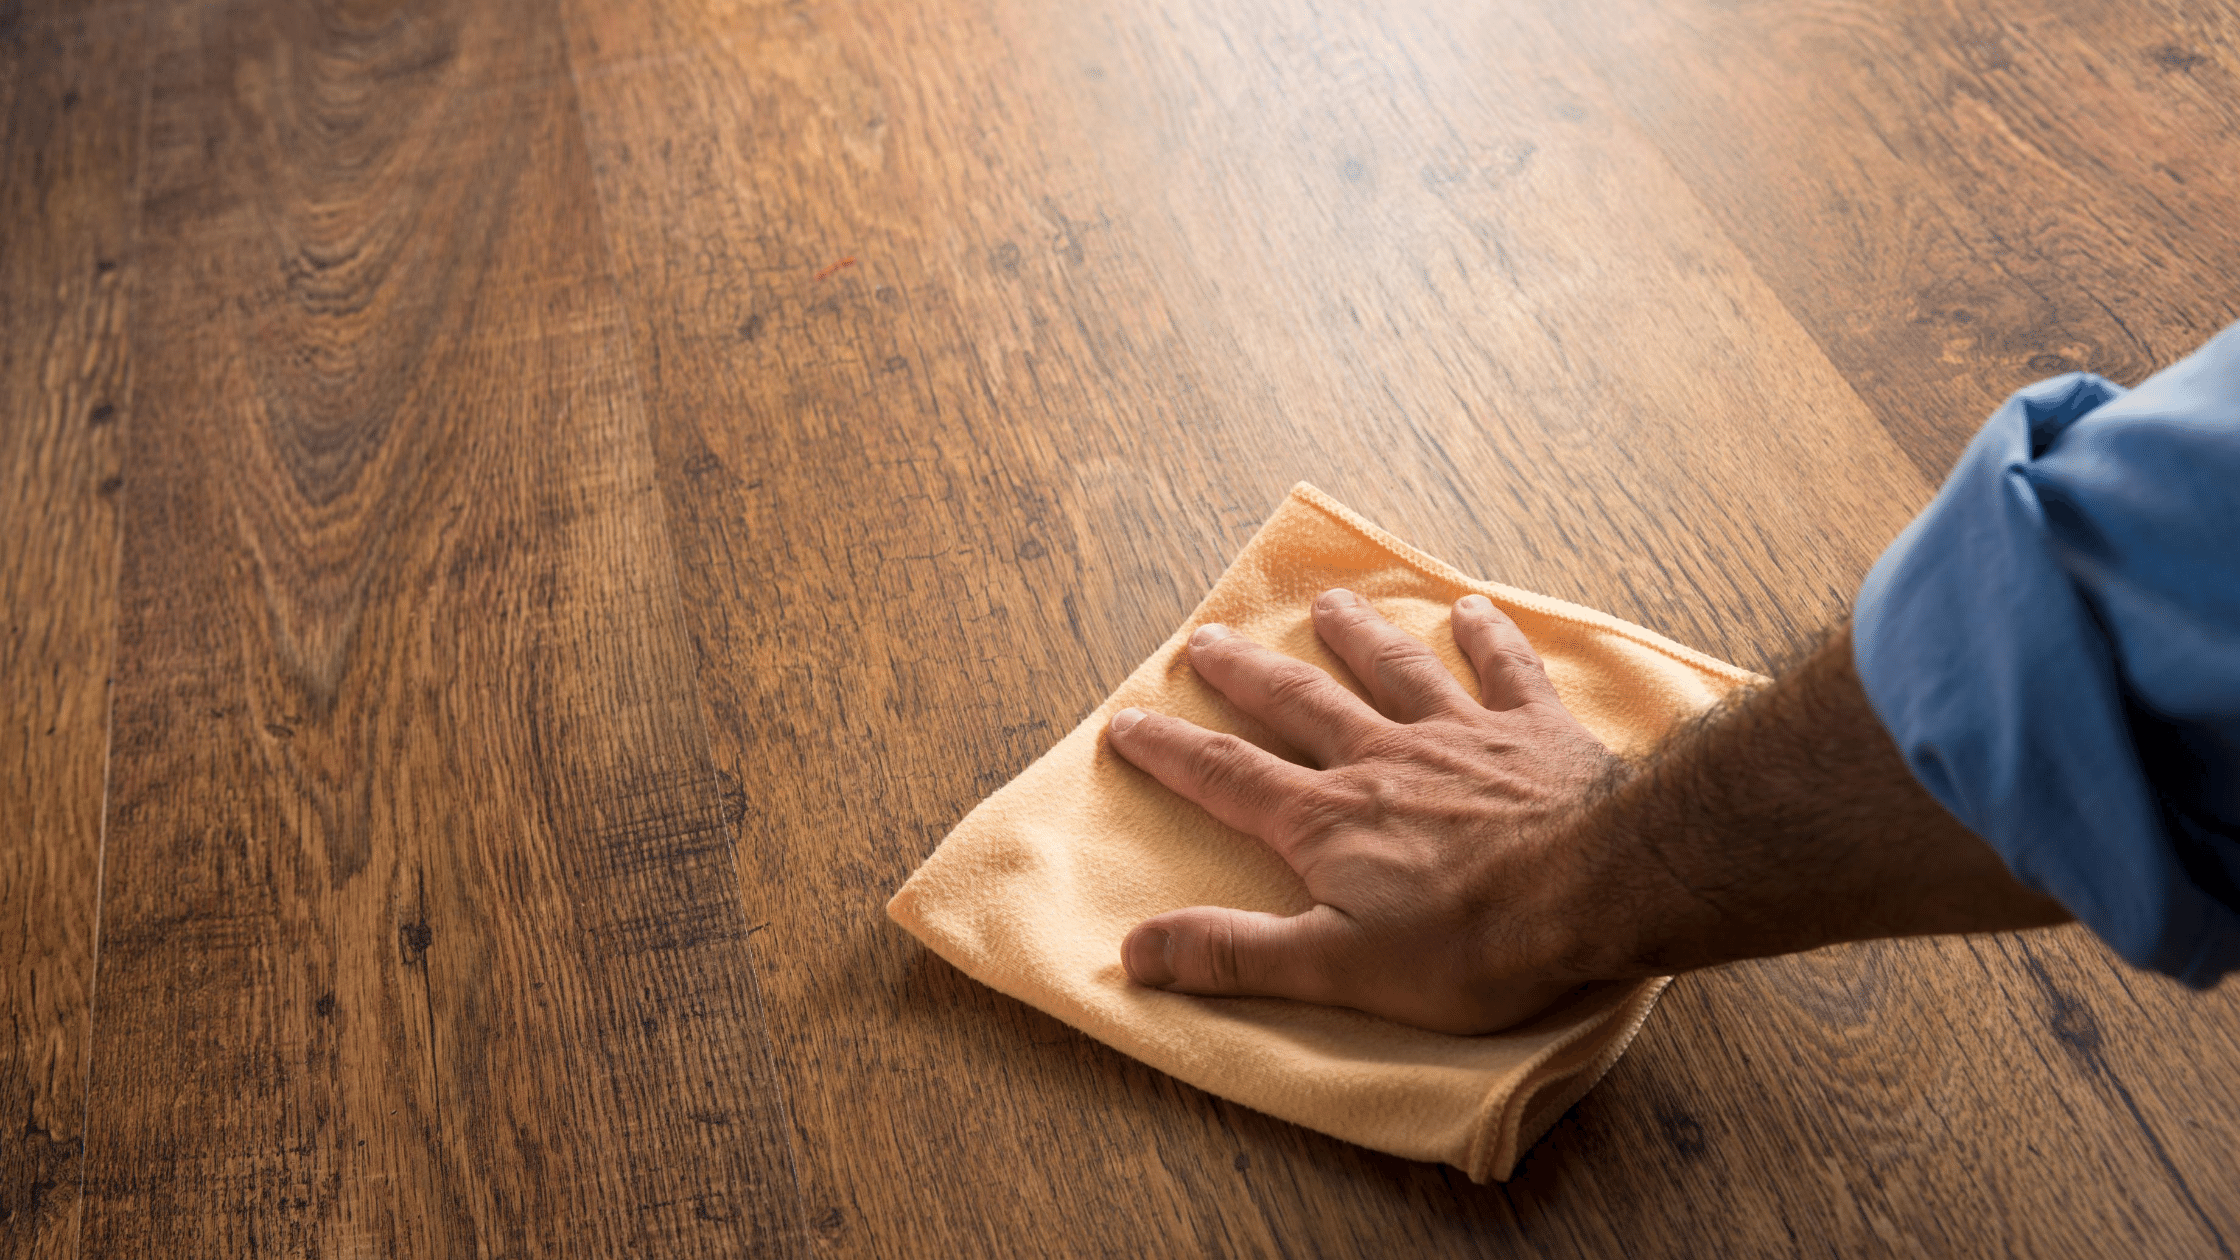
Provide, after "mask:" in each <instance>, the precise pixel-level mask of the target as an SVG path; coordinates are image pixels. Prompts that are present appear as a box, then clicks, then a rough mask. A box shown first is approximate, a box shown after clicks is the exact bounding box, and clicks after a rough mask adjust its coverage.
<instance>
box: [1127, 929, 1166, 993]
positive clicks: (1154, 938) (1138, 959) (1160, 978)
mask: <svg viewBox="0 0 2240 1260" xmlns="http://www.w3.org/2000/svg"><path fill="white" fill-rule="evenodd" d="M1169 945H1170V941H1169V938H1168V936H1167V932H1166V929H1165V928H1150V929H1148V930H1146V931H1142V932H1138V933H1136V934H1135V935H1134V936H1131V937H1129V938H1128V959H1127V962H1128V975H1129V976H1130V977H1131V978H1133V979H1134V980H1135V982H1136V983H1137V984H1140V985H1145V986H1147V987H1149V988H1153V989H1163V988H1165V987H1166V986H1168V985H1170V984H1173V983H1174V963H1173V961H1172V960H1170V959H1169V958H1168V957H1167V950H1168V948H1169Z"/></svg>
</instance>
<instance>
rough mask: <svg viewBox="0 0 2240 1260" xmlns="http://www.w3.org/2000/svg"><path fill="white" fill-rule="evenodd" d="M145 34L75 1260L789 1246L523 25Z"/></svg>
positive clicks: (681, 668) (793, 1239) (276, 15)
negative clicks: (137, 290)
mask: <svg viewBox="0 0 2240 1260" xmlns="http://www.w3.org/2000/svg"><path fill="white" fill-rule="evenodd" d="M159 17H160V19H161V21H160V28H159V29H160V37H159V39H158V44H157V47H158V58H157V63H156V71H155V73H154V75H153V83H154V87H153V92H154V97H153V105H152V110H151V124H150V140H149V145H150V154H151V162H150V173H149V177H148V196H147V202H146V211H145V217H146V228H145V233H146V246H147V250H146V256H147V260H148V261H147V268H146V275H145V281H144V286H145V287H144V292H143V294H142V297H141V298H140V300H139V305H138V308H137V310H138V314H137V315H136V318H135V328H136V330H137V331H136V334H135V336H134V342H133V345H134V352H135V354H136V356H137V358H136V362H137V363H138V364H139V365H140V366H139V370H140V372H141V375H140V378H139V379H140V382H141V388H140V390H139V396H140V398H141V400H142V406H141V409H140V412H139V414H138V415H137V416H136V417H135V425H134V428H133V431H132V434H131V441H130V453H129V461H130V465H131V466H132V467H133V468H135V469H136V470H139V472H140V480H138V481H137V482H136V483H135V484H134V485H133V487H132V489H131V494H130V497H129V501H128V503H127V505H126V508H125V517H124V525H123V529H124V538H125V544H124V546H125V562H124V569H123V574H122V605H123V611H122V622H121V626H120V631H119V634H120V651H119V656H120V668H119V675H118V679H117V683H116V702H115V703H116V709H115V730H116V744H115V751H114V757H113V764H112V772H111V784H112V787H111V804H110V813H109V857H108V872H107V890H106V900H105V909H104V928H103V932H104V946H103V954H102V962H101V1001H100V1006H99V1011H98V1017H97V1025H96V1035H95V1040H94V1056H93V1066H92V1085H91V1090H92V1097H93V1105H92V1108H91V1112H90V1115H89V1117H88V1121H87V1126H88V1127H87V1150H86V1156H85V1159H86V1165H87V1182H86V1205H85V1215H86V1220H85V1249H86V1254H88V1255H91V1256H110V1255H136V1256H137V1255H166V1256H190V1255H213V1256H220V1255H222V1256H228V1257H231V1256H241V1255H251V1254H255V1255H288V1256H297V1255H302V1256H311V1255H337V1254H341V1255H360V1254H366V1255H413V1256H441V1255H458V1256H475V1255H540V1256H542V1255H552V1256H577V1255H583V1256H590V1255H599V1256H606V1255H620V1254H642V1255H738V1254H750V1253H751V1254H780V1253H787V1252H790V1251H793V1250H796V1249H797V1247H796V1244H797V1243H798V1241H799V1239H800V1231H799V1228H798V1220H797V1207H796V1198H795V1192H794V1189H793V1185H792V1180H791V1172H790V1167H789V1160H790V1155H789V1152H788V1150H787V1144H786V1127H785V1125H784V1123H783V1120H782V1116H783V1114H784V1103H783V1099H782V1098H781V1097H780V1096H779V1095H778V1094H777V1092H776V1091H775V1090H774V1088H773V1086H772V1080H771V1073H770V1071H769V1068H768V1060H767V1056H768V1047H767V1043H766V1039H765V1035H764V1031H763V1024H762V1016H761V1014H760V1011H759V1007H758V1003H759V998H758V996H757V993H756V989H755V981H754V976H753V972H752V968H751V956H750V951H749V948H748V944H747V941H746V937H747V935H748V933H749V931H750V930H751V924H750V923H749V922H748V920H747V919H746V918H745V917H744V915H743V913H742V910H741V906H740V901H739V897H738V893H737V890H736V885H735V881H734V879H733V877H732V871H733V868H734V865H735V857H734V853H733V848H734V843H733V838H732V830H731V827H730V825H729V823H728V822H727V820H726V818H725V815H724V802H723V794H722V785H721V783H720V781H719V780H718V778H717V776H716V774H715V771H714V769H713V767H712V765H711V763H710V760H709V757H708V753H707V749H706V745H705V740H704V736H703V733H702V731H701V728H700V717H699V711H698V710H699V702H698V700H697V698H696V696H695V695H694V691H693V680H692V676H691V669H690V659H689V656H688V653H689V651H690V645H689V642H688V641H687V639H686V638H685V636H684V626H683V623H682V620H681V617H680V611H679V608H678V603H677V599H678V595H677V588H676V584H675V578H674V572H673V567H674V558H673V556H672V554H671V551H670V548H669V545H668V542H667V538H666V536H665V534H664V529H663V524H662V515H661V506H660V503H659V500H658V498H657V497H656V494H655V490H654V486H653V481H652V468H651V456H650V451H649V449H648V446H647V435H646V429H645V423H644V413H643V411H642V409H641V406H640V401H639V393H638V389H637V384H636V381H635V379H634V377H633V374H632V369H631V364H630V355H629V349H628V340H627V338H628V331H627V329H626V328H625V326H624V325H623V322H622V320H621V319H620V317H619V315H618V313H617V311H616V308H615V306H614V303H613V300H612V293H611V284H610V281H609V278H608V275H607V272H606V264H605V261H604V253H603V248H602V246H601V244H600V232H599V227H598V219H597V211H596V207H595V206H594V204H593V202H592V199H591V195H590V186H589V179H588V174H589V169H588V166H587V164H586V158H585V151H584V148H583V144H582V138H581V132H580V125H579V118H578V113H577V110H576V107H575V101H574V96H573V89H572V87H571V85H570V83H569V81H568V77H567V73H566V66H565V60H564V53H563V50H562V48H561V46H560V44H559V42H558V40H557V38H556V36H555V34H554V31H555V28H556V23H555V21H554V20H553V15H552V14H551V12H550V11H549V10H548V9H547V8H546V6H544V5H543V4H540V3H537V2H535V0H479V2H473V3H437V2H435V0H427V2H425V3H419V2H413V3H375V4H339V3H337V4H317V5H279V4H261V3H247V2H241V0H218V2H213V3H208V4H199V5H191V6H190V5H179V6H165V7H164V8H163V9H162V10H161V11H160V13H159Z"/></svg>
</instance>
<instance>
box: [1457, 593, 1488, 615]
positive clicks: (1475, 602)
mask: <svg viewBox="0 0 2240 1260" xmlns="http://www.w3.org/2000/svg"><path fill="white" fill-rule="evenodd" d="M1454 606H1455V607H1457V608H1465V609H1468V610H1469V611H1471V612H1492V611H1493V601H1492V600H1490V599H1487V598H1486V597H1485V596H1483V595H1465V596H1463V597H1462V598H1461V599H1458V600H1456V601H1455V605H1454Z"/></svg>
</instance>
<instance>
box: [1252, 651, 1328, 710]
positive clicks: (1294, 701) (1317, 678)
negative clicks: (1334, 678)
mask: <svg viewBox="0 0 2240 1260" xmlns="http://www.w3.org/2000/svg"><path fill="white" fill-rule="evenodd" d="M1328 681H1329V675H1327V674H1324V673H1323V672H1322V671H1321V670H1319V669H1316V668H1315V667H1314V666H1312V665H1309V664H1306V663H1305V662H1303V661H1292V662H1290V663H1288V664H1285V665H1280V666H1277V667H1276V668H1274V669H1272V670H1270V671H1268V684H1267V685H1268V699H1269V701H1270V702H1272V703H1274V704H1277V705H1281V706H1283V707H1285V708H1295V707H1300V706H1303V705H1305V704H1307V703H1308V702H1309V701H1311V700H1313V699H1314V697H1315V695H1316V693H1317V692H1319V691H1321V689H1322V687H1323V684H1325V683H1327V682H1328Z"/></svg>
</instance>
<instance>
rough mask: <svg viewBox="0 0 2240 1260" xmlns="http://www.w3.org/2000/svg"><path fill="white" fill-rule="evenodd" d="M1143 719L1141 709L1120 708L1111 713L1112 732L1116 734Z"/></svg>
mask: <svg viewBox="0 0 2240 1260" xmlns="http://www.w3.org/2000/svg"><path fill="white" fill-rule="evenodd" d="M1142 720H1143V710H1141V709H1122V710H1120V711H1119V712H1118V713H1115V714H1113V715H1112V733H1113V734H1115V735H1117V734H1119V733H1120V732H1122V731H1125V730H1127V729H1128V728H1129V727H1131V726H1134V725H1135V724H1136V723H1138V722H1141V721H1142Z"/></svg>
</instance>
